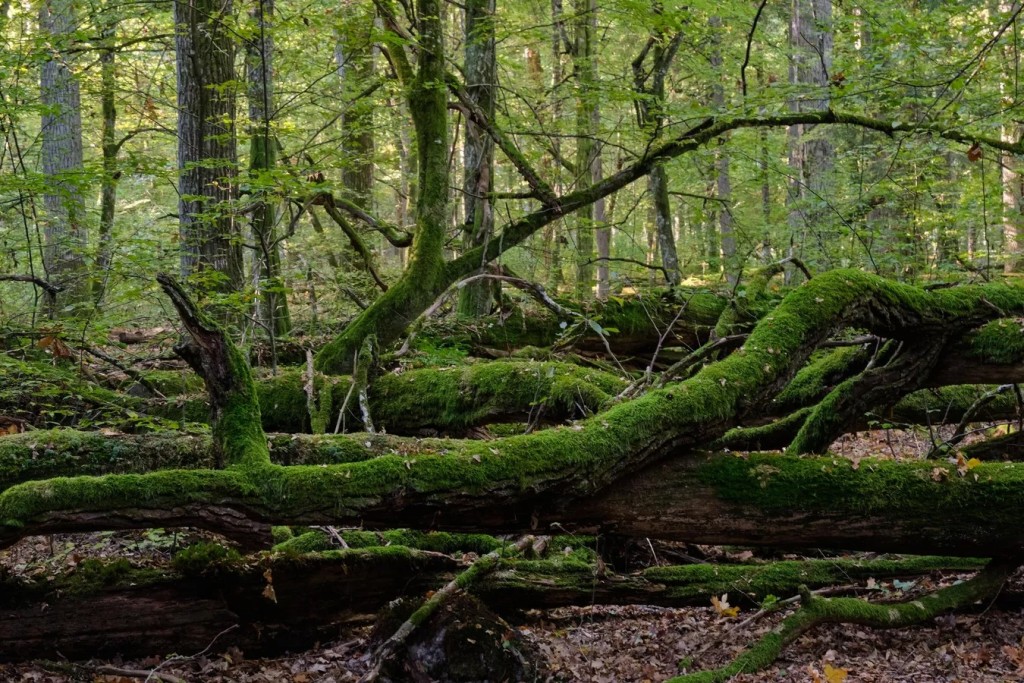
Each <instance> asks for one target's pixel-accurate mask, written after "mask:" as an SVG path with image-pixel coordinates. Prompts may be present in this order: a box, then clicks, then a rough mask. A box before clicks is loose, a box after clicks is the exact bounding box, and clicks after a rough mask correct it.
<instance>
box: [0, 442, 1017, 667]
mask: <svg viewBox="0 0 1024 683" xmlns="http://www.w3.org/2000/svg"><path fill="white" fill-rule="evenodd" d="M928 445H930V438H929V436H928V435H927V433H922V432H921V431H915V432H901V431H896V430H891V431H888V432H864V433H862V434H860V435H854V436H850V437H846V438H844V439H843V440H842V441H840V442H838V443H837V444H835V450H836V452H837V453H839V454H842V455H844V456H846V457H850V458H859V457H862V456H864V455H867V454H869V453H870V454H873V455H882V456H883V457H885V456H888V457H893V458H905V457H920V455H919V454H920V452H921V450H922V448H924V449H926V448H927V447H928ZM193 536H195V537H197V538H198V537H202V536H203V534H195V533H193V532H189V531H182V532H180V533H177V534H176V533H174V532H169V531H162V530H150V531H136V532H117V533H115V532H103V533H94V534H74V535H73V534H66V535H60V536H51V537H32V538H28V539H25V540H23V541H22V542H21V543H19V544H17V545H16V546H13V547H12V548H9V549H7V550H5V551H3V552H0V567H3V568H5V569H6V570H7V571H9V572H12V573H14V574H23V575H39V574H46V573H53V572H55V571H62V570H63V571H67V570H69V569H72V568H73V567H74V566H75V565H76V564H77V563H79V562H81V561H82V559H84V558H87V557H100V558H102V557H126V558H128V559H129V560H131V561H132V562H133V563H134V564H139V565H144V566H153V565H157V564H162V563H165V562H167V561H168V560H169V559H170V555H171V553H172V551H173V549H174V548H176V547H181V546H183V545H186V544H187V543H190V542H192V541H194V540H196V538H193ZM653 550H654V547H653V546H652V551H653ZM701 550H703V551H705V552H707V553H709V554H715V553H719V554H721V552H722V551H720V550H716V549H711V548H702V549H701ZM732 552H736V551H732ZM747 554H748V553H743V552H742V551H740V555H747ZM733 559H737V558H733ZM738 559H743V558H742V557H740V558H738ZM962 578H966V577H965V576H961V575H956V574H947V575H941V576H939V575H933V576H929V577H923V578H920V579H918V580H917V581H912V582H911V581H908V582H901V581H879V582H875V581H873V580H868V581H866V582H859V584H851V586H849V588H851V589H856V590H857V591H858V592H860V593H863V594H866V595H867V597H869V598H870V599H873V600H882V601H886V600H890V601H891V600H905V599H908V598H911V597H913V596H915V595H918V594H921V593H924V592H927V591H930V590H934V589H935V588H936V587H938V586H941V585H947V584H949V583H951V582H953V581H957V580H960V579H962ZM1012 584H1013V585H1012V586H1010V587H1009V588H1010V589H1011V590H1013V591H1014V592H1016V593H1018V594H1019V593H1020V592H1022V591H1024V576H1022V575H1018V576H1017V577H1016V578H1015V579H1014V581H1013V582H1012ZM783 597H784V596H783ZM738 598H739V596H738V595H737V596H734V599H738ZM721 612H722V611H721V605H719V607H718V608H716V607H714V606H712V605H710V604H709V605H708V606H707V607H688V608H660V607H645V606H602V605H593V606H585V607H576V608H561V609H557V610H549V611H545V612H530V613H528V614H526V615H523V616H522V617H521V618H520V619H519V620H518V621H516V627H517V628H518V629H519V632H520V633H521V634H522V636H523V637H524V638H525V640H526V641H528V642H529V643H531V644H532V645H533V646H534V648H535V649H536V651H537V653H538V655H539V661H540V665H541V666H542V667H543V669H542V671H541V673H540V674H539V676H538V678H537V680H540V681H589V682H593V683H613V682H614V683H620V682H621V683H630V682H637V683H640V682H643V681H660V680H664V679H665V678H669V677H671V676H674V675H677V674H679V673H682V672H684V670H683V669H681V668H680V663H681V662H684V661H686V660H688V659H689V660H690V663H689V666H692V667H693V668H692V669H690V670H695V669H706V668H710V667H715V666H721V665H723V664H725V663H727V662H728V661H729V660H730V659H731V658H732V657H733V656H735V654H737V653H738V652H739V651H740V650H742V649H743V648H744V647H745V646H747V645H748V644H750V643H753V642H754V641H755V640H756V639H757V638H758V637H760V636H761V635H762V634H764V633H765V632H766V631H767V630H769V629H770V628H772V627H773V626H774V625H775V624H777V623H778V621H779V620H780V619H782V618H784V616H785V615H786V614H787V612H786V611H784V610H783V611H779V612H776V613H774V614H771V615H767V616H764V617H761V618H756V619H751V616H753V615H754V614H755V612H756V610H755V609H752V608H751V609H744V610H741V611H740V612H739V614H738V615H737V616H735V617H732V616H729V615H727V614H722V613H721ZM368 635H369V627H362V628H354V629H353V630H351V631H350V632H348V633H345V634H343V635H342V636H341V637H340V638H339V639H338V640H337V641H334V642H331V643H326V644H323V645H321V646H319V647H316V648H314V649H311V650H307V651H304V652H301V653H297V654H294V655H290V656H285V657H279V658H273V659H266V658H259V659H258V658H254V659H247V658H246V657H245V655H244V653H242V652H240V651H238V650H237V649H229V650H228V651H226V652H221V651H219V650H218V649H217V648H216V644H213V647H211V648H210V650H209V652H208V653H202V654H198V655H192V654H191V653H181V654H182V656H181V657H177V658H175V657H169V658H166V659H164V658H160V657H153V658H150V659H147V660H137V661H119V660H108V661H91V662H82V663H80V664H81V666H80V667H79V668H76V669H73V670H70V669H69V667H68V666H66V665H55V664H53V663H52V662H26V663H21V664H0V681H5V682H6V681H12V682H14V681H18V682H33V683H50V682H53V683H57V682H61V683H63V682H64V681H92V682H93V683H135V682H136V681H140V680H144V679H145V676H146V674H147V673H151V672H154V671H155V672H158V673H159V674H167V675H170V676H176V677H177V678H178V679H181V680H184V681H210V682H214V683H221V682H223V683H342V682H346V681H355V680H357V679H358V678H359V676H360V675H362V674H363V673H364V672H365V671H366V668H367V663H366V660H365V654H366V652H367V638H368ZM6 654H9V653H6ZM53 659H54V660H59V659H60V654H59V653H58V652H56V651H55V652H54V653H53ZM148 680H151V681H157V680H160V678H159V677H157V676H152V675H151V676H150V678H149V679H148ZM164 680H173V679H170V678H167V679H164ZM733 680H735V681H736V682H737V683H755V682H756V683H768V682H770V681H771V682H781V681H794V682H796V681H799V682H810V683H843V682H844V681H846V682H850V683H852V682H853V681H863V682H877V683H883V682H904V681H905V682H908V683H909V682H913V683H940V682H941V683H954V682H959V683H970V682H978V683H989V682H991V683H996V682H1003V681H1021V680H1024V608H1019V607H1016V608H1013V607H1005V608H997V607H995V606H991V605H990V606H979V607H978V609H977V610H976V611H975V612H973V613H969V614H958V615H950V616H947V617H944V618H942V619H938V620H936V621H935V622H934V623H932V624H928V625H924V626H921V627H918V628H911V629H899V630H893V631H878V630H873V629H867V628H862V627H859V626H856V625H837V626H827V627H821V628H818V629H815V630H813V631H811V632H810V633H808V634H806V635H804V636H803V637H801V638H800V639H799V640H798V641H797V642H796V643H794V644H793V645H791V646H790V647H788V648H786V650H785V651H784V652H783V655H782V657H781V658H780V659H779V660H778V661H777V662H776V663H775V665H774V666H772V667H771V668H770V669H768V670H766V671H763V672H760V673H757V674H747V675H742V676H739V677H737V678H735V679H733Z"/></svg>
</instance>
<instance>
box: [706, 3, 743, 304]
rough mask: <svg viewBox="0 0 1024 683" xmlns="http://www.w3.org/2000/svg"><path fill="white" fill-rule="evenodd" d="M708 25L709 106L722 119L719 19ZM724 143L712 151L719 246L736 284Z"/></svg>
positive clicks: (727, 271)
mask: <svg viewBox="0 0 1024 683" xmlns="http://www.w3.org/2000/svg"><path fill="white" fill-rule="evenodd" d="M709 23H710V24H711V68H712V70H713V71H714V74H715V81H714V85H712V87H711V106H712V107H713V109H714V111H715V114H716V115H719V116H721V115H722V114H723V113H724V111H725V87H724V86H723V85H722V48H721V44H722V37H721V33H722V18H721V17H718V16H713V17H711V19H710V22H709ZM725 142H726V139H725V138H723V139H721V140H720V141H719V145H718V149H717V150H716V151H715V194H716V196H717V197H718V199H719V204H720V205H719V210H718V231H719V243H720V244H721V247H722V267H723V270H724V271H725V276H726V279H727V280H728V281H729V283H730V284H735V283H736V282H737V281H738V280H739V273H740V270H741V264H739V263H737V262H736V236H735V234H734V232H733V225H732V211H731V210H730V203H731V198H732V179H731V178H730V176H729V155H728V154H727V152H726V150H725Z"/></svg>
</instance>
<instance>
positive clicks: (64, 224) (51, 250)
mask: <svg viewBox="0 0 1024 683" xmlns="http://www.w3.org/2000/svg"><path fill="white" fill-rule="evenodd" d="M39 26H40V29H41V30H42V31H43V32H44V33H45V34H46V35H47V36H48V40H50V41H52V43H53V45H54V47H55V54H54V55H53V57H52V58H50V59H47V60H46V61H45V62H43V65H42V68H41V70H40V78H39V90H40V102H41V103H42V106H43V109H44V112H43V115H42V123H41V128H40V133H41V137H42V166H43V175H44V176H45V177H46V182H47V188H48V191H47V192H46V193H45V194H44V195H43V205H44V206H45V208H46V221H45V224H44V231H43V240H44V243H43V267H44V268H45V270H46V274H47V277H48V278H49V279H50V280H51V281H52V282H53V284H56V285H58V286H61V287H63V288H64V289H63V291H62V292H61V293H60V294H59V295H58V298H57V301H58V303H57V306H56V308H54V309H53V310H51V314H52V315H58V314H61V313H62V312H64V311H65V310H69V309H67V307H68V306H72V307H73V306H74V305H75V304H78V303H81V302H82V301H83V300H84V299H86V298H87V296H88V293H89V278H88V276H87V273H86V267H85V250H86V242H87V240H86V236H87V234H88V232H87V228H86V222H85V198H84V177H83V170H84V169H83V165H82V111H81V101H80V96H79V87H78V80H77V79H76V78H75V77H74V76H73V75H72V73H71V65H73V64H74V63H75V59H74V54H75V53H74V52H72V51H70V50H69V48H71V47H72V45H71V42H72V41H73V39H74V38H73V35H74V31H75V30H76V28H77V24H76V20H75V15H74V9H73V7H72V3H71V2H70V1H69V0H48V1H47V2H43V3H41V5H40V8H39Z"/></svg>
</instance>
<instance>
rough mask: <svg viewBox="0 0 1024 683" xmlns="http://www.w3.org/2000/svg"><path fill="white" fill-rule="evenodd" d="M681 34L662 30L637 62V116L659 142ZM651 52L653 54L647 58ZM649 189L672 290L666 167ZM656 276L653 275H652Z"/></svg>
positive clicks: (674, 261) (675, 261)
mask: <svg viewBox="0 0 1024 683" xmlns="http://www.w3.org/2000/svg"><path fill="white" fill-rule="evenodd" d="M652 10H653V11H654V12H655V13H657V14H661V13H662V11H663V8H662V5H661V3H660V2H657V3H654V5H653V6H652ZM680 38H681V35H680V34H676V35H675V36H670V34H669V33H668V32H667V31H666V30H664V29H659V30H657V31H655V33H654V34H653V35H652V36H651V39H650V40H651V41H652V42H650V43H649V44H648V47H645V48H644V51H643V52H641V53H640V56H638V57H637V58H636V60H634V62H633V88H634V90H635V91H636V93H637V96H638V100H637V116H638V120H639V121H638V122H639V124H640V126H641V127H647V128H648V129H649V133H650V135H652V136H653V137H654V138H655V139H657V138H659V137H661V131H662V127H663V126H664V125H665V114H664V107H665V78H666V76H667V75H668V70H669V67H670V66H671V65H672V60H673V59H674V58H675V53H676V50H677V49H678V47H679V40H680ZM648 48H649V49H650V54H649V55H648V54H647V50H648ZM648 56H649V57H650V68H649V73H647V72H646V71H645V66H644V62H645V60H646V59H647V57H648ZM647 187H648V190H649V191H650V193H651V204H652V214H653V221H652V222H653V223H654V236H653V239H656V240H657V245H658V251H659V252H660V253H661V265H662V267H663V268H664V270H665V278H666V279H667V280H668V284H669V285H670V286H675V285H678V284H679V256H678V252H677V251H676V238H675V233H674V231H673V229H672V207H671V203H670V201H669V194H668V173H667V171H666V170H665V166H664V163H661V164H658V165H656V166H655V167H654V168H653V169H651V172H650V174H649V175H648V178H647ZM647 242H648V263H651V262H652V261H653V259H654V254H653V250H652V249H651V246H652V235H650V234H648V236H647ZM652 275H653V271H652Z"/></svg>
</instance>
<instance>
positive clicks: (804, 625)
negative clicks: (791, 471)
mask: <svg viewBox="0 0 1024 683" xmlns="http://www.w3.org/2000/svg"><path fill="white" fill-rule="evenodd" d="M1018 566H1020V560H1019V559H1013V560H1007V559H995V560H992V561H991V562H989V564H988V565H987V566H986V567H985V568H984V569H983V570H981V571H980V572H978V574H977V575H975V576H974V578H972V579H970V580H968V581H965V582H963V583H959V584H956V585H953V586H949V587H947V588H943V589H940V590H937V591H935V592H934V593H930V594H928V595H926V596H924V597H922V598H918V599H915V600H908V601H906V602H902V603H897V604H888V605H883V604H873V603H869V602H866V601H864V600H860V599H858V598H822V597H818V596H815V595H813V594H812V593H811V592H810V590H808V589H807V588H806V587H804V588H802V589H801V606H800V608H799V609H798V610H797V611H796V612H794V613H793V614H791V615H790V616H788V617H786V618H785V619H784V620H783V621H782V623H781V624H779V625H778V626H777V627H776V628H774V629H773V630H772V631H770V632H769V633H768V634H767V635H765V636H764V637H762V638H761V640H760V641H758V642H757V643H756V644H754V645H753V646H751V647H750V648H748V649H747V650H746V651H745V652H743V653H742V654H741V655H739V656H738V657H737V658H736V659H734V660H733V661H732V662H731V663H730V664H728V665H726V666H724V667H721V668H719V669H713V670H710V671H699V672H696V673H691V674H685V675H683V676H678V677H676V678H672V679H670V681H669V683H715V682H717V681H727V680H729V679H730V678H732V677H733V676H735V675H737V674H740V673H751V672H754V671H760V670H761V669H764V668H766V667H768V666H770V665H771V664H772V663H773V662H774V661H775V660H776V659H777V658H778V656H779V655H780V654H781V652H782V648H784V647H785V646H786V645H789V644H790V643H792V642H793V641H794V640H796V639H797V638H798V637H800V636H801V635H802V634H804V633H806V632H807V631H808V630H810V629H811V628H814V627H815V626H817V625H818V624H827V623H850V624H862V625H864V626H872V627H875V628H902V627H905V626H912V625H914V624H919V623H921V622H924V621H927V620H929V619H933V618H935V617H937V616H939V615H940V614H943V613H945V612H948V611H951V610H957V609H963V608H964V607H967V606H969V605H972V604H974V603H975V602H978V601H980V600H990V599H993V598H995V597H996V595H997V594H998V593H999V591H1000V589H1002V587H1003V584H1004V583H1005V582H1006V579H1007V578H1009V577H1010V575H1011V574H1013V572H1014V571H1015V570H1016V569H1017V567H1018Z"/></svg>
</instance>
